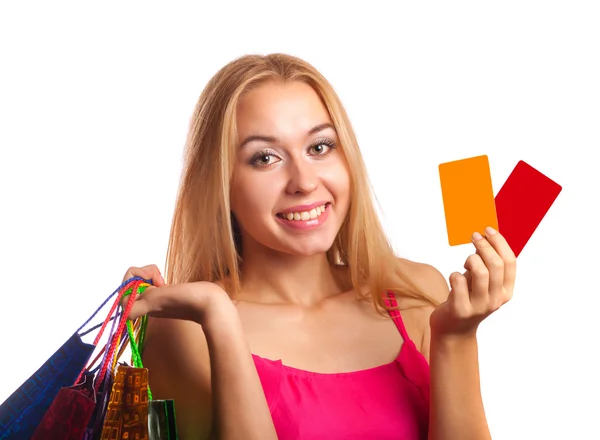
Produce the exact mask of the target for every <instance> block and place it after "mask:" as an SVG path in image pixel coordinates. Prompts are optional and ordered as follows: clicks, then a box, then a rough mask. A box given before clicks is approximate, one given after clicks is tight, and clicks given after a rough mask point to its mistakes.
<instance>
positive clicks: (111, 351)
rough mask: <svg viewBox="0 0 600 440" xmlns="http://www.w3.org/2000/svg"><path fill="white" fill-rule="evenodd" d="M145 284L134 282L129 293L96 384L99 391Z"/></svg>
mask: <svg viewBox="0 0 600 440" xmlns="http://www.w3.org/2000/svg"><path fill="white" fill-rule="evenodd" d="M143 282H144V281H143V280H135V281H133V286H132V291H131V294H130V295H129V293H128V295H129V300H128V301H127V305H126V306H125V310H124V311H123V313H122V314H121V319H120V320H119V325H118V327H117V330H116V332H115V334H114V335H112V338H111V339H109V342H108V348H107V350H106V352H105V354H104V359H103V360H102V366H101V368H100V372H99V373H98V380H97V382H96V386H97V387H98V388H97V390H99V388H100V384H101V383H102V382H103V381H104V378H105V377H106V373H107V371H108V366H109V365H110V364H111V363H112V360H113V356H115V355H116V349H117V347H118V345H119V339H120V337H121V335H122V334H123V331H124V330H125V326H126V323H127V321H128V318H129V313H130V312H131V309H132V308H133V304H134V303H135V300H136V296H137V289H138V287H139V286H140V285H141V284H142V283H143ZM124 294H125V291H124V290H122V291H121V293H120V294H119V300H120V299H121V297H123V296H124ZM119 304H120V301H119ZM113 324H114V322H113ZM130 342H131V341H130Z"/></svg>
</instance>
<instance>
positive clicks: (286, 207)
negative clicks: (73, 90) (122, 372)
mask: <svg viewBox="0 0 600 440" xmlns="http://www.w3.org/2000/svg"><path fill="white" fill-rule="evenodd" d="M474 232H475V231H474ZM480 232H482V233H483V232H484V233H485V237H482V235H481V234H480V233H478V232H475V233H474V234H473V245H474V253H473V254H472V255H471V256H469V258H468V259H467V261H466V263H465V265H464V268H465V269H466V272H465V273H464V274H460V273H458V272H456V273H453V274H452V275H451V276H450V279H449V281H450V289H449V287H448V284H447V283H446V280H445V279H444V277H443V276H442V275H441V274H440V273H439V272H438V271H437V270H436V269H435V268H433V267H431V266H429V265H427V264H422V263H417V262H412V261H409V260H406V259H402V258H398V257H397V256H395V255H394V253H393V251H392V248H391V246H390V244H389V243H388V241H387V239H386V237H385V235H384V232H383V230H382V227H381V225H380V222H379V220H378V216H377V214H376V211H375V209H374V205H373V201H372V198H371V193H370V188H369V184H368V178H367V172H366V169H365V165H364V163H363V159H362V157H361V154H360V151H359V147H358V145H357V141H356V138H355V136H354V133H353V131H352V128H351V125H350V122H349V120H348V117H347V115H346V113H345V111H344V108H343V106H342V104H341V103H340V100H339V98H338V97H337V95H336V94H335V92H334V90H333V88H332V87H331V85H330V84H329V83H328V82H327V80H326V79H325V78H324V77H323V76H322V75H321V74H320V73H319V72H318V71H317V70H316V69H315V68H313V67H312V66H311V65H309V64H308V63H306V62H305V61H303V60H300V59H298V58H295V57H291V56H287V55H282V54H274V55H269V56H245V57H242V58H239V59H237V60H234V61H233V62H231V63H230V64H228V65H227V66H225V67H224V68H223V69H222V70H220V71H219V72H218V73H217V74H216V75H215V76H214V77H213V78H212V79H211V80H210V82H209V83H208V85H207V86H206V88H205V90H204V91H203V93H202V95H201V96H200V99H199V102H198V104H197V107H196V109H195V112H194V115H193V118H192V120H191V125H190V132H189V138H188V142H187V149H186V156H185V164H184V169H183V176H182V181H181V187H180V190H179V194H178V198H177V205H176V209H175V214H174V219H173V225H172V229H171V236H170V242H169V250H168V256H167V265H166V274H167V277H166V278H167V280H166V282H165V281H164V279H163V277H162V276H161V274H160V273H159V270H158V268H157V267H156V266H155V265H150V266H145V267H141V268H131V269H129V270H128V271H127V273H126V274H125V278H130V277H131V276H140V277H144V278H146V279H152V280H153V284H154V286H155V287H152V288H150V289H148V290H147V291H146V292H145V293H144V294H143V295H142V296H141V297H140V299H139V301H137V302H136V304H135V307H134V309H133V312H132V318H135V317H138V316H141V315H144V314H148V315H150V316H151V317H152V319H150V320H149V326H148V330H147V337H146V344H145V348H144V352H143V360H144V362H145V365H146V366H147V367H148V368H149V369H150V382H151V387H152V390H153V393H154V396H155V398H165V399H175V404H176V409H177V421H178V427H179V434H180V438H181V439H185V440H188V439H210V438H216V439H235V440H251V439H259V440H268V439H276V438H279V439H281V440H290V439H344V440H352V439H360V440H365V439H369V440H370V439H373V440H384V439H405V440H409V439H410V440H418V439H431V440H433V439H435V440H441V439H443V440H471V439H473V440H475V439H477V440H478V439H489V438H490V433H489V429H488V426H487V422H486V417H485V413H484V409H483V405H482V399H481V392H480V383H479V367H478V354H477V339H476V331H477V328H478V325H479V324H480V323H481V321H482V320H483V319H485V318H486V317H487V316H488V315H489V314H490V313H492V312H494V311H495V310H497V309H498V308H499V307H500V306H501V305H502V304H504V303H506V302H507V301H508V300H509V299H510V297H511V296H512V292H513V285H514V280H515V257H514V254H513V253H512V252H511V249H510V248H509V246H508V245H507V243H506V241H505V240H504V238H503V237H502V236H501V235H500V234H499V233H497V232H496V231H494V230H491V229H488V230H486V231H480ZM155 318H162V319H155Z"/></svg>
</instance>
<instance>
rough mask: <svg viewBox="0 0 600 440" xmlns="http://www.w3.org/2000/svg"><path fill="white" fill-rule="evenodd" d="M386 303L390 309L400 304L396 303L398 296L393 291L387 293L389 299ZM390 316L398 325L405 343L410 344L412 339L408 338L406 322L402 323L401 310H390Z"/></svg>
mask: <svg viewBox="0 0 600 440" xmlns="http://www.w3.org/2000/svg"><path fill="white" fill-rule="evenodd" d="M384 301H385V302H386V305H387V306H388V307H398V303H397V302H396V295H395V294H394V292H392V291H391V290H388V291H387V298H386V299H384ZM389 314H390V316H391V317H392V320H393V321H394V323H395V324H396V327H397V328H398V331H399V332H400V335H401V336H402V339H404V342H409V341H410V340H411V339H410V337H409V336H408V332H407V331H406V328H405V327H404V322H402V315H401V314H400V310H390V311H389Z"/></svg>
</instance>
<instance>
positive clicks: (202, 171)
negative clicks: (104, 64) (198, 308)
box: [165, 54, 434, 309]
mask: <svg viewBox="0 0 600 440" xmlns="http://www.w3.org/2000/svg"><path fill="white" fill-rule="evenodd" d="M269 81H280V82H291V81H302V82H304V83H306V84H308V85H309V86H311V87H312V88H313V89H314V90H315V92H316V93H317V94H318V95H319V97H320V98H321V100H322V102H323V104H324V105H325V107H326V108H327V110H328V112H329V115H330V117H331V120H332V123H333V125H334V127H335V130H336V131H337V135H338V138H339V140H340V150H341V152H342V154H343V155H344V158H345V160H346V162H347V164H348V168H349V171H350V176H351V188H350V194H351V201H350V207H349V211H348V215H347V217H346V219H345V221H344V223H343V225H342V227H341V229H340V231H339V233H338V235H337V237H336V239H335V241H334V244H333V246H332V247H331V249H330V250H329V251H328V253H327V257H328V260H329V262H330V263H331V264H336V265H344V266H347V268H348V271H349V274H350V281H351V283H352V286H353V287H354V289H355V290H356V292H359V295H361V296H363V297H364V298H366V297H367V296H370V297H371V299H372V300H373V302H374V304H375V306H376V307H378V306H381V307H383V308H384V309H385V308H388V307H386V304H385V300H384V299H383V295H382V294H383V292H384V291H386V290H391V291H393V292H394V293H395V294H396V295H404V296H409V297H412V298H416V299H422V300H425V301H426V302H430V303H434V301H433V300H432V298H430V297H428V296H427V295H425V294H424V293H422V292H420V291H419V290H418V289H417V288H416V287H415V285H414V284H413V283H412V282H411V280H410V279H409V278H408V276H407V275H406V274H405V273H403V271H402V269H401V268H400V262H399V260H398V258H397V257H396V255H394V252H393V249H392V247H391V245H390V243H389V242H388V239H387V237H386V235H385V233H384V231H383V227H382V225H381V223H380V221H379V218H378V215H377V213H376V210H375V207H374V203H373V202H374V198H373V195H372V191H371V185H370V182H369V178H368V176H367V172H366V166H365V163H364V161H363V158H362V155H361V152H360V149H359V147H358V143H357V140H356V137H355V134H354V131H353V130H352V127H351V124H350V121H349V118H348V115H347V114H346V111H345V110H344V107H343V105H342V103H341V101H340V99H339V97H338V96H337V94H336V93H335V91H334V89H333V87H332V86H331V85H330V84H329V82H328V81H327V80H326V79H325V78H324V77H323V76H322V75H321V74H320V73H319V72H318V71H317V70H316V69H315V68H314V67H313V66H312V65H310V64H309V63H307V62H305V61H303V60H301V59H299V58H297V57H294V56H290V55H286V54H270V55H266V56H261V55H246V56H243V57H240V58H238V59H235V60H233V61H232V62H230V63H229V64H227V65H226V66H224V67H223V68H222V69H221V70H219V71H218V72H217V73H216V74H215V75H214V76H213V77H212V79H210V81H209V82H208V84H207V85H206V87H205V89H204V90H203V91H202V94H201V95H200V98H199V100H198V103H197V105H196V108H195V110H194V113H193V117H192V119H191V121H190V127H189V133H188V138H187V141H186V148H185V157H184V166H183V171H182V176H181V182H180V187H179V192H178V195H177V201H176V206H175V212H174V217H173V222H172V226H171V234H170V238H169V244H168V249H167V260H166V268H165V269H166V270H165V273H166V279H167V282H168V283H186V282H193V281H211V282H216V281H219V282H222V283H224V285H225V287H226V290H227V291H228V292H229V294H230V295H231V296H234V295H235V294H236V293H238V292H239V290H240V276H239V268H240V255H239V245H240V243H239V241H238V240H239V236H238V234H237V232H236V226H237V225H236V224H235V219H233V218H232V216H231V213H230V188H231V184H232V174H233V164H234V159H235V155H236V148H237V143H238V138H237V131H236V109H237V106H238V102H239V100H240V98H241V97H242V96H243V95H244V94H245V93H247V92H248V91H249V90H252V89H254V88H256V87H259V86H260V85H262V84H264V83H266V82H269ZM363 287H366V289H363ZM365 290H366V293H365ZM370 292H381V293H382V294H377V295H371V294H370Z"/></svg>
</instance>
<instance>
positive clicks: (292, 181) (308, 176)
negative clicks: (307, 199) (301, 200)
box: [286, 160, 318, 194]
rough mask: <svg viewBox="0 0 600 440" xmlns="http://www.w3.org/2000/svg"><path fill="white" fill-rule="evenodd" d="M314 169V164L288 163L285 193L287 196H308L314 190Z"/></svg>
mask: <svg viewBox="0 0 600 440" xmlns="http://www.w3.org/2000/svg"><path fill="white" fill-rule="evenodd" d="M314 168H315V165H314V164H311V163H309V162H306V161H303V160H294V161H290V162H289V180H288V185H287V188H286V190H287V192H288V193H289V194H310V193H311V192H313V191H314V190H316V189H317V182H318V177H317V174H316V172H315V169H314Z"/></svg>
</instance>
